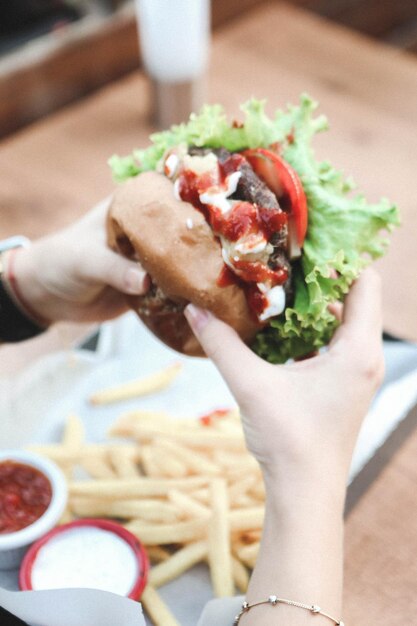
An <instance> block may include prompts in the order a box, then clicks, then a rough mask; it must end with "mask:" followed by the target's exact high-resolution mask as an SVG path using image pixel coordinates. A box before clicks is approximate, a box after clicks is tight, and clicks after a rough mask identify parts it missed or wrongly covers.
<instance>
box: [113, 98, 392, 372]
mask: <svg viewBox="0 0 417 626" xmlns="http://www.w3.org/2000/svg"><path fill="white" fill-rule="evenodd" d="M316 108H317V103H316V102H314V101H313V100H312V99H311V98H310V97H309V96H307V95H305V94H303V95H302V96H301V98H300V103H299V104H298V105H297V106H289V107H288V108H287V109H286V110H285V111H281V110H278V111H277V112H276V113H275V115H274V117H273V118H270V117H268V116H267V115H266V113H265V102H264V101H259V100H250V101H248V102H246V103H245V104H243V105H242V107H241V109H242V111H243V114H244V117H243V122H242V124H239V125H237V124H232V123H231V122H229V121H228V119H227V117H226V115H225V112H224V110H223V108H222V107H221V106H219V105H212V106H209V105H207V106H205V107H203V109H202V111H201V113H200V114H198V115H196V114H193V115H191V117H190V120H189V122H187V123H186V124H181V125H178V126H173V127H172V128H171V129H170V130H166V131H163V132H160V133H155V134H153V135H151V142H152V145H151V146H149V147H148V148H146V149H145V150H135V151H134V152H133V154H132V155H131V156H127V157H118V156H113V157H112V158H111V159H110V165H111V167H112V171H113V176H114V178H115V180H117V181H119V182H121V181H123V180H126V179H127V178H129V177H131V176H136V175H137V174H139V173H141V172H144V171H146V170H153V169H156V167H157V164H158V162H159V161H160V159H161V158H162V156H163V155H164V153H165V151H166V150H167V149H169V148H171V147H173V146H177V145H179V144H186V145H194V146H205V147H209V148H219V147H222V146H223V147H225V148H227V149H228V150H231V151H238V150H243V149H245V148H258V147H268V146H270V145H271V144H274V143H279V145H280V149H281V153H282V155H283V157H284V159H285V160H286V161H287V162H288V163H290V165H292V167H293V168H294V169H295V170H296V171H297V172H298V174H299V176H300V178H301V182H302V184H303V188H304V191H305V193H306V196H307V204H308V219H309V224H308V232H307V237H306V240H305V242H304V247H303V254H302V257H301V259H300V260H298V261H297V262H296V263H295V264H294V267H293V285H294V302H293V303H292V306H291V307H288V308H287V309H286V310H285V312H284V313H283V314H282V315H280V316H279V317H277V318H275V319H273V320H272V321H271V323H270V325H269V326H268V327H267V328H265V329H264V330H262V331H261V332H259V333H258V335H257V337H256V338H255V342H254V344H253V349H254V350H255V351H256V352H257V353H258V354H259V355H260V356H261V357H263V358H264V359H266V360H268V361H270V362H271V363H283V362H285V361H286V360H288V359H289V358H296V357H300V356H303V355H306V354H308V353H310V352H312V351H314V350H317V349H319V348H320V347H322V346H324V345H326V344H327V343H328V342H329V341H330V339H331V337H332V335H333V333H334V330H335V328H336V326H337V321H336V319H335V318H334V316H333V315H332V314H331V313H330V312H329V311H328V305H329V304H330V303H332V302H335V301H337V300H343V298H344V296H345V294H346V293H347V292H348V291H349V287H350V285H351V284H352V282H353V281H354V280H355V278H357V276H358V275H359V273H360V272H361V270H362V269H363V268H364V267H365V266H366V265H368V264H369V263H370V262H371V261H372V260H374V259H376V258H378V257H380V256H381V255H383V254H384V252H385V250H386V247H387V245H388V240H387V233H388V232H389V231H391V230H392V229H393V228H394V226H397V225H398V224H399V217H398V210H397V207H396V206H395V205H394V204H392V203H390V202H389V201H388V200H386V199H382V200H381V201H380V202H379V203H375V204H369V203H368V202H367V201H366V199H365V198H364V196H363V195H361V194H353V189H354V184H353V182H352V181H351V180H350V179H346V178H345V177H344V176H343V174H342V173H341V172H339V171H337V170H335V169H334V168H333V167H332V166H331V165H330V164H329V163H328V162H327V161H322V162H320V161H317V160H316V159H315V156H314V152H313V150H312V148H311V142H312V139H313V137H314V135H315V134H316V133H318V132H321V131H323V130H326V129H327V120H326V118H325V117H324V116H318V117H315V116H314V111H315V109H316ZM331 270H336V272H337V278H334V277H333V276H334V273H332V271H331Z"/></svg>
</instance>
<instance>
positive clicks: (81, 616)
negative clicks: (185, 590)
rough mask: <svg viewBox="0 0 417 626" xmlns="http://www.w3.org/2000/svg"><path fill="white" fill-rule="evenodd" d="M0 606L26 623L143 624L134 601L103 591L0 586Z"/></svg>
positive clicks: (33, 625)
mask: <svg viewBox="0 0 417 626" xmlns="http://www.w3.org/2000/svg"><path fill="white" fill-rule="evenodd" d="M0 606H2V607H3V608H5V609H6V610H7V611H9V612H10V613H12V614H13V615H16V616H17V617H19V618H20V619H22V620H24V621H25V622H27V623H28V624H30V626H116V625H117V626H145V621H144V618H143V615H142V607H141V605H140V604H139V603H138V602H134V601H133V600H129V599H128V598H122V597H121V596H117V595H116V594H114V593H109V592H107V591H94V590H92V589H57V590H54V591H21V592H17V593H16V592H12V591H6V590H5V589H0Z"/></svg>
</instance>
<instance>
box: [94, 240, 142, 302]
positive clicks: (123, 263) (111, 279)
mask: <svg viewBox="0 0 417 626" xmlns="http://www.w3.org/2000/svg"><path fill="white" fill-rule="evenodd" d="M89 266H90V272H89V274H90V278H91V279H93V280H95V281H97V282H101V283H103V284H104V285H109V286H110V287H113V288H114V289H116V290H117V291H120V292H122V293H126V294H131V295H142V294H144V293H146V292H147V290H148V289H149V282H150V281H149V276H148V275H147V274H146V272H145V270H144V269H143V268H142V267H141V266H140V265H139V263H137V262H136V261H130V260H129V259H126V258H125V257H123V256H121V255H120V254H117V253H116V252H113V251H112V250H110V249H108V248H102V249H101V250H100V252H98V251H97V253H96V254H95V255H94V263H90V264H89Z"/></svg>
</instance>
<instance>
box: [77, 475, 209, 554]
mask: <svg viewBox="0 0 417 626" xmlns="http://www.w3.org/2000/svg"><path fill="white" fill-rule="evenodd" d="M207 483H208V479H206V478H204V477H200V476H193V477H191V478H172V479H171V478H145V477H139V478H124V479H115V480H97V481H96V480H83V481H79V482H71V483H70V484H69V491H70V494H71V495H73V496H91V497H93V498H94V497H95V498H104V499H109V500H111V499H112V498H113V499H116V500H118V499H119V500H120V499H123V498H143V497H152V496H164V495H166V494H167V493H168V492H169V491H170V490H171V489H183V490H184V491H192V490H193V489H198V488H199V487H204V485H206V484H207ZM156 543H157V542H156Z"/></svg>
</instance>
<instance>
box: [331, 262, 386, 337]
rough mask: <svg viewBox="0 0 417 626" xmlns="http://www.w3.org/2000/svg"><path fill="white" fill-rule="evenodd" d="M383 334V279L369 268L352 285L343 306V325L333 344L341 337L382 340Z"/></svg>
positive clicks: (337, 332)
mask: <svg viewBox="0 0 417 626" xmlns="http://www.w3.org/2000/svg"><path fill="white" fill-rule="evenodd" d="M381 334H382V307H381V279H380V277H379V275H378V274H377V273H376V272H375V271H374V270H371V269H367V270H365V271H364V272H362V274H361V275H360V277H359V278H358V279H357V281H356V282H355V283H354V285H353V286H352V288H351V290H350V292H349V294H348V296H347V298H346V300H345V303H344V307H343V321H342V325H341V326H340V327H339V329H338V330H337V331H336V333H335V335H334V338H333V341H332V344H334V343H336V342H337V341H338V340H339V339H341V338H343V339H348V340H350V341H356V342H361V343H362V344H365V345H367V344H369V343H371V342H372V341H374V340H377V341H380V338H381Z"/></svg>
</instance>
